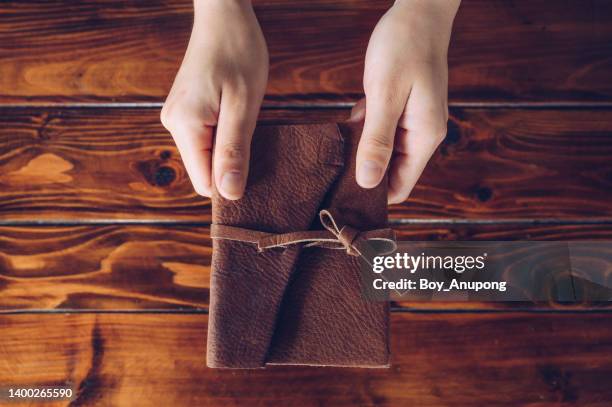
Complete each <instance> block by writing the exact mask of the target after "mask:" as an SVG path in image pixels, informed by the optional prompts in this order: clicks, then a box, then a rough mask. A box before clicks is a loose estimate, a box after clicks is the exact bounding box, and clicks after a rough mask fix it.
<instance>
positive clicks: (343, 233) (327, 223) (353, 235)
mask: <svg viewBox="0 0 612 407" xmlns="http://www.w3.org/2000/svg"><path fill="white" fill-rule="evenodd" d="M319 219H320V220H321V224H322V225H323V227H324V228H325V229H327V230H328V231H329V232H330V233H331V234H333V235H334V236H335V237H336V239H338V243H340V244H341V245H342V247H343V248H345V249H346V253H347V254H349V255H351V256H359V250H358V249H357V248H356V247H354V246H353V243H354V242H355V239H357V237H358V236H359V231H358V230H357V229H355V228H352V227H350V226H348V225H344V226H342V228H338V225H337V224H336V221H335V220H334V217H333V216H332V214H331V213H330V212H329V211H328V210H327V209H323V210H322V211H321V212H319Z"/></svg>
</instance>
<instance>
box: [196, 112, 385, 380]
mask: <svg viewBox="0 0 612 407" xmlns="http://www.w3.org/2000/svg"><path fill="white" fill-rule="evenodd" d="M360 134H361V129H360V127H359V126H358V125H345V124H342V125H334V124H330V125H308V126H279V127H273V126H264V127H258V128H257V129H256V131H255V135H254V137H253V144H252V156H251V167H250V173H249V179H248V182H247V189H246V192H245V195H244V197H243V198H242V199H240V200H238V201H229V200H225V199H223V198H222V197H221V196H220V195H219V194H218V193H217V192H216V191H214V193H213V222H214V223H217V224H222V225H230V226H237V227H241V228H248V229H255V230H260V231H262V232H269V233H287V232H295V231H303V230H309V229H322V226H321V224H320V221H319V217H318V214H319V210H320V209H327V208H329V209H330V210H331V211H333V213H334V217H335V218H336V219H338V220H339V221H340V223H342V224H347V225H351V226H353V227H355V228H357V229H359V230H371V229H378V228H383V227H386V224H387V204H386V192H387V191H386V182H383V183H381V186H379V187H378V188H375V189H371V190H364V189H362V188H360V187H358V185H357V183H356V181H355V178H354V174H355V168H354V159H355V153H356V148H357V143H358V138H359V135H360ZM212 268H213V272H212V276H211V298H210V317H209V320H210V323H209V332H208V347H207V364H208V366H210V367H227V368H258V367H264V366H265V365H266V364H305V365H334V366H364V367H382V366H386V365H388V355H389V351H388V343H387V342H388V304H387V303H376V302H370V301H368V300H366V299H365V298H364V296H363V294H362V293H361V288H360V276H359V264H358V259H357V257H354V256H349V255H347V253H346V252H345V251H342V250H330V249H326V248H320V247H309V248H306V247H302V246H300V245H293V246H289V247H287V248H272V249H268V250H266V251H264V252H258V251H257V247H256V246H255V245H253V244H250V243H245V242H237V241H231V240H217V239H215V240H214V241H213V259H212Z"/></svg>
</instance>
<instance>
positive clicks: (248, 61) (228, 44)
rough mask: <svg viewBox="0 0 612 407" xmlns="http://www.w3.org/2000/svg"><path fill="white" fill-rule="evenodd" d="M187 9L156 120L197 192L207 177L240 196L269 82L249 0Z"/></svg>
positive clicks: (207, 184)
mask: <svg viewBox="0 0 612 407" xmlns="http://www.w3.org/2000/svg"><path fill="white" fill-rule="evenodd" d="M194 11H195V17H194V26H193V30H192V33H191V38H190V40H189V46H188V47H187V51H186V53H185V57H184V59H183V62H182V64H181V67H180V69H179V72H178V73H177V75H176V78H175V80H174V84H173V85H172V89H171V90H170V93H169V94H168V97H167V99H166V102H165V103H164V107H163V108H162V111H161V121H162V124H163V125H164V127H166V129H168V131H170V133H171V134H172V137H173V138H174V141H175V143H176V145H177V147H178V149H179V152H180V154H181V157H182V159H183V162H184V164H185V168H186V169H187V173H188V174H189V178H190V179H191V182H192V184H193V186H194V188H195V190H196V192H197V193H199V194H200V195H203V196H210V195H211V189H212V182H213V177H214V182H215V185H216V187H217V189H218V190H219V193H220V194H221V195H222V196H223V197H225V198H227V199H239V198H240V197H241V196H242V194H243V192H244V188H245V185H246V179H247V175H248V163H249V154H250V144H251V138H252V135H253V130H254V128H255V124H256V121H257V116H258V114H259V108H260V106H261V102H262V100H263V95H264V92H265V89H266V84H267V81H268V49H267V46H266V42H265V40H264V37H263V34H262V32H261V28H260V27H259V23H258V22H257V19H256V17H255V14H254V12H253V8H252V5H251V2H250V1H249V0H194ZM213 146H214V154H213Z"/></svg>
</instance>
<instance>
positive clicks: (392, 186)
mask: <svg viewBox="0 0 612 407" xmlns="http://www.w3.org/2000/svg"><path fill="white" fill-rule="evenodd" d="M398 137H402V138H405V139H408V140H409V141H408V142H407V144H409V148H408V150H407V151H406V152H403V151H396V152H395V153H394V155H393V158H392V159H391V164H390V167H389V192H388V200H389V203H390V204H396V203H400V202H403V201H405V200H406V199H407V198H408V196H409V195H410V193H411V192H412V190H413V188H414V186H415V185H416V183H417V181H418V179H419V178H420V176H421V174H422V173H423V170H424V169H425V167H426V165H427V162H428V161H429V159H430V158H431V156H432V155H433V153H434V151H435V150H436V147H437V144H436V143H434V142H433V140H431V141H427V140H425V142H418V140H419V136H418V135H417V134H411V133H410V132H408V131H407V130H404V129H400V130H399V134H398Z"/></svg>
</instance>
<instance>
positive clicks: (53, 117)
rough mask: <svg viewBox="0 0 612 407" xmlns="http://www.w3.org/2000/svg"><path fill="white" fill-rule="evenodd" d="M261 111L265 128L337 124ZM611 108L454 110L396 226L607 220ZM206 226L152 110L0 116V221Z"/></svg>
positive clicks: (339, 113)
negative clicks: (411, 221)
mask: <svg viewBox="0 0 612 407" xmlns="http://www.w3.org/2000/svg"><path fill="white" fill-rule="evenodd" d="M347 114H348V111H347V110H343V109H323V110H321V109H311V110H264V111H263V112H262V115H261V122H262V123H265V124H271V123H298V122H299V123H308V122H328V121H338V120H344V118H346V116H347ZM610 129H612V110H610V109H595V110H582V109H556V110H555V109H552V110H551V109H544V110H521V109H499V110H495V109H494V110H486V109H453V110H452V111H451V121H450V123H449V132H448V135H447V137H446V141H445V142H444V143H443V144H442V146H441V147H440V148H439V149H438V152H437V153H436V155H435V156H434V158H433V159H432V161H431V162H430V164H429V165H428V167H427V169H426V170H425V173H424V174H423V177H422V178H421V179H420V181H419V183H418V184H417V186H416V188H415V190H414V192H413V194H412V196H411V197H410V199H409V200H408V201H407V202H406V203H404V204H403V205H396V206H393V207H392V208H391V217H392V218H393V219H400V218H401V219H406V218H419V219H456V218H463V219H494V220H501V219H524V218H528V219H542V218H555V219H566V220H567V219H587V218H588V219H591V220H593V219H608V220H609V219H612V204H611V202H612V161H610V156H612V131H611V130H610ZM106 219H122V220H126V219H127V220H137V219H140V220H143V219H149V220H157V221H163V220H181V221H190V222H208V221H210V206H209V201H208V200H207V199H205V198H201V197H198V196H196V194H195V193H194V191H193V189H192V187H191V185H190V182H189V180H188V178H187V175H186V173H185V170H184V168H183V165H182V162H181V161H180V157H179V155H178V153H177V150H176V148H175V147H174V144H173V142H172V138H171V137H170V135H169V134H168V133H167V132H166V131H165V130H164V129H163V128H162V127H161V125H160V123H159V117H158V111H157V110H155V109H127V110H124V109H65V110H61V109H7V108H5V109H2V110H0V220H2V221H4V222H12V221H22V222H32V221H35V222H44V221H50V220H53V221H57V220H69V221H81V220H106Z"/></svg>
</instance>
